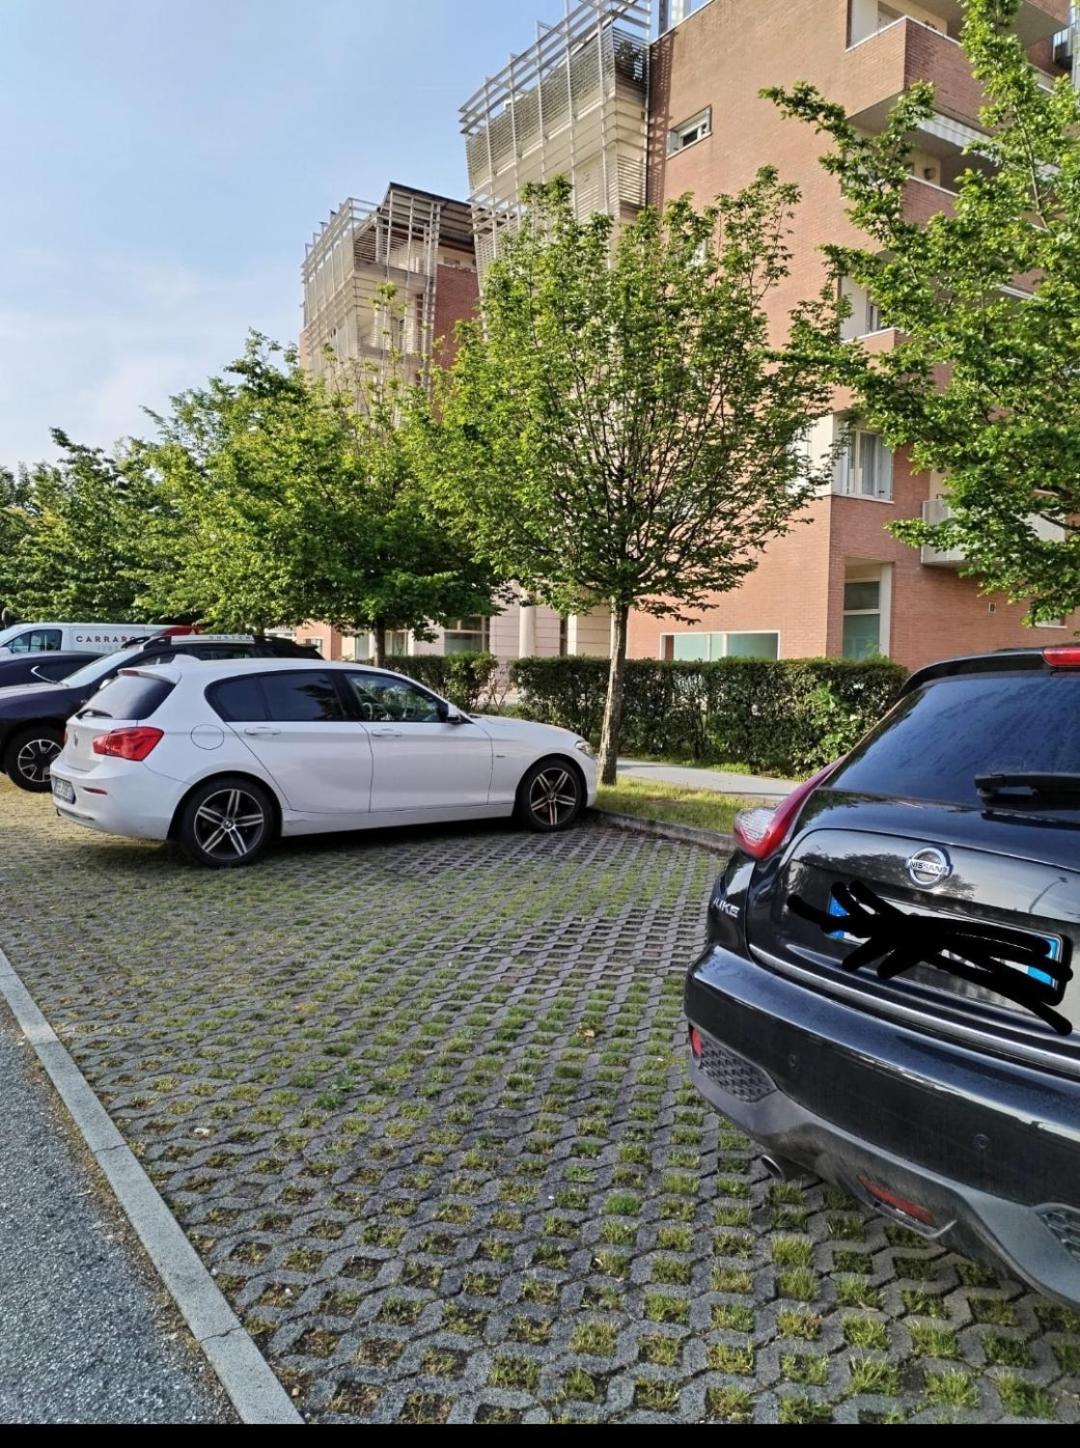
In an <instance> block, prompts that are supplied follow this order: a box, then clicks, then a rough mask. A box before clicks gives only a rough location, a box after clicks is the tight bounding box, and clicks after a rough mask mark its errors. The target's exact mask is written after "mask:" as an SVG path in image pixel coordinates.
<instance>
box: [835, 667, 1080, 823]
mask: <svg viewBox="0 0 1080 1448" xmlns="http://www.w3.org/2000/svg"><path fill="white" fill-rule="evenodd" d="M1027 773H1035V774H1080V674H1067V673H1060V674H1051V673H1045V674H1044V673H1024V674H975V675H964V676H961V677H959V678H954V679H942V680H939V681H937V682H933V683H930V684H928V685H926V686H925V687H924V688H922V689H917V690H916V691H915V692H914V693H913V694H910V695H909V696H908V697H907V698H905V699H901V701H900V703H899V704H898V705H897V706H896V708H895V709H894V710H893V711H892V713H891V714H889V715H887V716H886V718H885V719H884V720H883V722H882V723H881V724H880V725H879V726H878V728H877V729H876V730H874V732H873V733H872V734H871V735H870V736H869V738H868V739H867V740H866V741H865V743H863V744H862V745H860V746H859V747H858V748H857V749H856V750H855V751H854V753H853V754H852V755H851V756H850V758H849V760H848V761H847V763H845V764H844V765H842V766H841V768H840V769H839V770H838V771H837V773H836V774H834V775H833V776H832V778H831V779H830V780H829V785H828V787H829V788H830V789H844V790H850V791H852V792H853V793H856V794H872V795H886V796H899V797H900V798H904V799H925V800H932V801H934V802H936V803H942V804H958V805H973V806H977V807H980V808H982V807H984V806H983V802H982V800H981V799H980V796H979V792H978V790H977V789H976V787H975V779H976V776H978V775H986V774H1027ZM1046 806H1048V807H1046ZM1076 811H1077V805H1076V803H1075V801H1074V800H1069V801H1054V802H1051V801H1049V800H1047V801H1045V802H1044V806H1041V807H1040V813H1053V814H1058V813H1062V814H1067V815H1069V816H1070V817H1072V816H1074V815H1075V814H1076Z"/></svg>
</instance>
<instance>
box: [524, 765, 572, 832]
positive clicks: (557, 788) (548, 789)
mask: <svg viewBox="0 0 1080 1448" xmlns="http://www.w3.org/2000/svg"><path fill="white" fill-rule="evenodd" d="M577 806H578V791H577V785H576V783H575V781H574V779H573V778H572V776H571V774H570V771H569V770H568V769H561V768H559V767H558V766H557V765H552V767H551V768H550V769H545V770H543V771H542V772H541V773H540V774H538V775H537V776H536V778H535V779H534V780H533V782H532V786H531V788H530V789H529V810H530V811H531V813H532V815H533V816H534V818H535V819H537V820H540V821H541V822H542V823H543V824H546V825H550V826H551V827H552V829H557V828H558V826H559V825H561V824H563V823H564V822H565V821H566V820H568V819H570V818H571V816H572V815H573V813H574V811H575V810H576V809H577Z"/></svg>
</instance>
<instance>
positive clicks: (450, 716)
mask: <svg viewBox="0 0 1080 1448" xmlns="http://www.w3.org/2000/svg"><path fill="white" fill-rule="evenodd" d="M445 722H446V723H447V724H470V723H471V722H472V721H471V720H470V718H469V716H468V714H463V713H462V712H461V710H460V709H455V708H454V707H453V705H451V706H450V708H449V709H447V711H446V719H445Z"/></svg>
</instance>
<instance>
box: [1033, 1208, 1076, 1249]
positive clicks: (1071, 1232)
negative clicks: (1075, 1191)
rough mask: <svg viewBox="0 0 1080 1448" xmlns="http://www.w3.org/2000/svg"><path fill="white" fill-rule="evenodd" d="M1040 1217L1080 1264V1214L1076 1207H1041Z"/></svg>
mask: <svg viewBox="0 0 1080 1448" xmlns="http://www.w3.org/2000/svg"><path fill="white" fill-rule="evenodd" d="M1039 1216H1040V1217H1041V1218H1042V1219H1043V1221H1044V1222H1045V1223H1046V1225H1047V1226H1048V1227H1049V1228H1050V1230H1051V1232H1053V1234H1054V1236H1055V1237H1056V1238H1057V1239H1058V1241H1059V1242H1060V1243H1061V1245H1062V1246H1063V1247H1064V1248H1065V1250H1066V1252H1068V1254H1069V1256H1070V1257H1073V1258H1075V1260H1076V1261H1077V1262H1080V1212H1078V1211H1077V1210H1076V1209H1075V1208H1074V1207H1040V1208H1039Z"/></svg>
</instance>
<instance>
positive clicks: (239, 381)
mask: <svg viewBox="0 0 1080 1448" xmlns="http://www.w3.org/2000/svg"><path fill="white" fill-rule="evenodd" d="M423 406H424V400H423V394H422V392H420V391H419V390H418V389H410V388H408V387H407V386H406V384H405V382H404V381H403V379H402V377H401V370H400V368H399V367H397V366H396V365H395V360H394V359H393V357H391V358H390V359H389V361H388V364H387V365H386V366H384V367H356V368H353V369H349V370H348V372H347V373H346V374H340V373H339V374H337V375H336V376H335V380H334V383H333V385H329V384H324V383H322V382H320V381H317V380H314V379H312V378H311V376H309V374H308V373H307V372H306V371H305V370H304V369H303V368H302V367H301V366H300V365H299V363H298V360H297V357H296V353H295V351H294V350H292V349H290V348H283V347H281V346H279V345H277V344H275V343H272V342H269V341H268V340H267V339H266V338H264V337H261V336H259V335H258V334H252V335H251V337H250V338H249V339H248V343H247V347H246V349H245V352H244V355H243V356H242V357H241V358H240V359H239V360H238V361H236V362H235V363H233V365H232V366H231V367H230V368H228V369H227V372H226V375H225V376H224V377H215V378H212V379H211V380H210V381H209V382H208V383H207V385H206V386H205V387H203V388H198V389H195V390H192V391H189V392H186V393H184V394H183V395H181V396H179V397H177V398H174V399H173V403H172V408H171V411H170V413H169V414H168V416H158V417H155V421H156V423H157V427H158V436H157V438H156V439H155V440H154V441H152V442H149V443H144V444H142V445H141V446H140V448H139V449H138V458H139V462H140V465H141V467H142V468H143V469H144V470H145V471H146V473H147V474H148V475H150V476H152V477H153V478H154V479H155V480H156V481H157V483H158V485H159V486H160V488H161V490H162V492H163V494H164V495H165V497H166V498H167V499H168V501H169V504H170V516H169V518H168V520H167V521H166V522H165V524H164V525H163V533H162V540H161V550H160V551H161V552H162V554H163V555H164V556H165V557H169V556H171V555H172V553H173V552H174V550H175V551H176V553H177V556H178V563H177V566H176V568H175V570H173V571H171V572H170V571H168V570H166V569H159V570H157V571H156V572H155V573H154V575H153V577H152V578H151V579H150V580H149V581H148V589H149V593H148V596H149V597H152V598H153V599H154V601H155V602H156V603H157V605H158V606H159V607H168V608H171V609H172V610H174V611H179V612H182V613H184V614H185V615H187V614H190V615H192V616H194V617H196V618H198V619H200V620H202V621H204V622H206V623H208V624H211V625H213V626H215V627H221V628H226V629H234V628H236V629H241V628H254V629H260V630H261V629H265V628H269V627H272V626H277V625H296V624H299V623H302V622H303V621H305V620H307V619H320V620H324V621H326V622H329V623H331V624H333V625H335V626H336V627H338V628H341V629H344V630H347V631H350V632H361V631H368V630H370V631H371V632H372V633H373V635H374V637H375V640H376V657H377V659H378V661H380V662H381V661H382V659H383V657H384V650H385V637H386V633H387V631H388V630H391V629H413V630H416V631H417V632H419V633H421V634H423V633H424V632H425V631H427V630H428V629H429V628H430V626H431V624H432V623H444V622H447V621H449V620H450V619H452V618H455V617H459V616H461V615H463V614H476V613H490V612H491V611H492V610H493V608H494V606H495V605H494V604H493V602H492V596H493V593H494V592H495V585H496V582H497V580H496V579H495V578H494V576H493V574H492V571H491V569H490V568H489V567H487V566H486V565H480V564H478V563H476V561H475V559H474V558H473V556H472V554H471V552H470V551H469V549H468V548H467V546H465V545H464V544H462V543H461V542H459V541H456V540H453V539H448V538H447V536H446V532H445V529H443V528H442V527H441V526H440V524H439V523H438V522H437V521H434V520H433V519H432V516H431V512H430V509H429V508H428V506H427V500H426V498H425V496H424V493H423V489H422V487H421V485H420V483H419V482H418V481H417V478H416V476H415V474H414V471H413V469H412V467H411V465H410V456H409V449H408V448H407V447H406V446H405V443H404V440H403V434H402V430H401V421H402V418H403V416H404V412H405V409H406V408H407V407H408V408H409V409H411V411H412V412H413V413H416V412H418V411H420V410H422V408H423ZM177 537H179V544H177Z"/></svg>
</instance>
